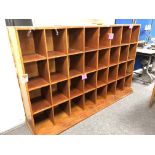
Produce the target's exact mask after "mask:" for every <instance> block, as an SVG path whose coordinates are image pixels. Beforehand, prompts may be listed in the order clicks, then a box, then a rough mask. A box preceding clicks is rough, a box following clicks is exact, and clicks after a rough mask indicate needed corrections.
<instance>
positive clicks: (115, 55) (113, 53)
mask: <svg viewBox="0 0 155 155" xmlns="http://www.w3.org/2000/svg"><path fill="white" fill-rule="evenodd" d="M119 56H120V47H113V48H111V50H110V65H115V64H117V63H118V62H119Z"/></svg>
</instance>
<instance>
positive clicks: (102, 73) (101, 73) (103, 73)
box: [97, 68, 108, 87]
mask: <svg viewBox="0 0 155 155" xmlns="http://www.w3.org/2000/svg"><path fill="white" fill-rule="evenodd" d="M107 82H108V68H106V69H101V70H98V74H97V87H100V86H102V85H106V84H107Z"/></svg>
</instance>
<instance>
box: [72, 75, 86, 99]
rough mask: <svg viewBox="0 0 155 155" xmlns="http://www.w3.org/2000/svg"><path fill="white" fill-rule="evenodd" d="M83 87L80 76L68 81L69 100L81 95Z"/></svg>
mask: <svg viewBox="0 0 155 155" xmlns="http://www.w3.org/2000/svg"><path fill="white" fill-rule="evenodd" d="M83 87H84V84H83V80H82V77H81V76H79V77H75V78H72V79H70V98H74V97H77V96H79V95H81V94H82V93H83Z"/></svg>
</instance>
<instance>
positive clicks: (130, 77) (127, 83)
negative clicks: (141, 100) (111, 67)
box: [125, 75, 132, 87]
mask: <svg viewBox="0 0 155 155" xmlns="http://www.w3.org/2000/svg"><path fill="white" fill-rule="evenodd" d="M131 83H132V75H129V76H127V77H126V78H125V87H131Z"/></svg>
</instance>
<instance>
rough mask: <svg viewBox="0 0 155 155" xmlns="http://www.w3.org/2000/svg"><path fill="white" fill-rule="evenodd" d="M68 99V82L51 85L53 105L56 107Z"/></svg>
mask: <svg viewBox="0 0 155 155" xmlns="http://www.w3.org/2000/svg"><path fill="white" fill-rule="evenodd" d="M68 98H69V88H68V81H67V80H66V81H63V82H59V83H56V84H53V85H52V99H53V105H58V104H60V103H63V102H65V101H67V100H68Z"/></svg>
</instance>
